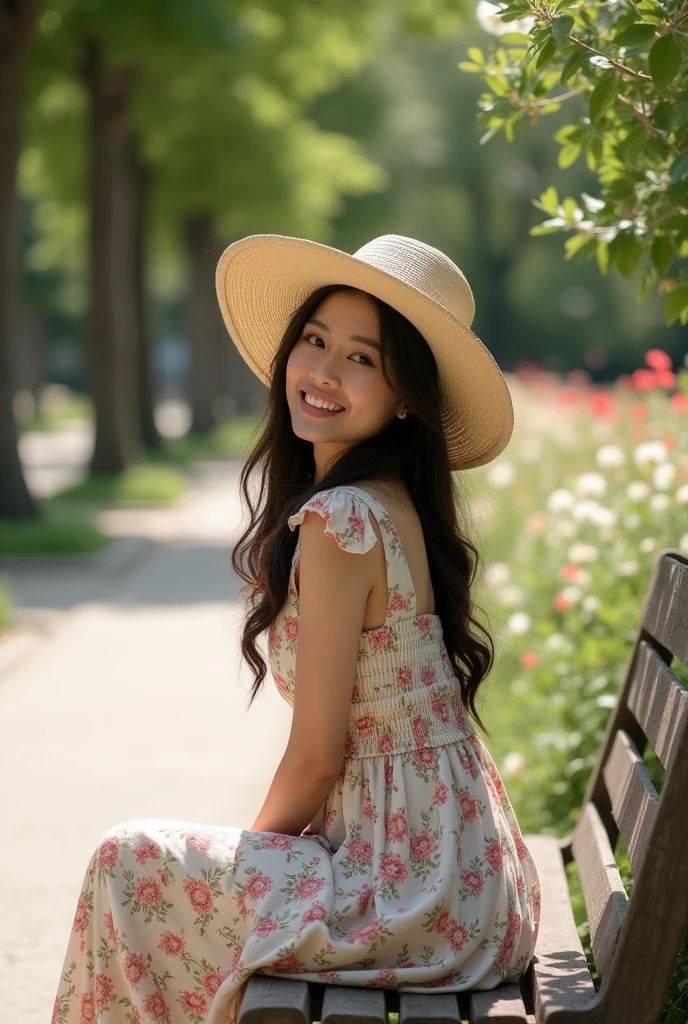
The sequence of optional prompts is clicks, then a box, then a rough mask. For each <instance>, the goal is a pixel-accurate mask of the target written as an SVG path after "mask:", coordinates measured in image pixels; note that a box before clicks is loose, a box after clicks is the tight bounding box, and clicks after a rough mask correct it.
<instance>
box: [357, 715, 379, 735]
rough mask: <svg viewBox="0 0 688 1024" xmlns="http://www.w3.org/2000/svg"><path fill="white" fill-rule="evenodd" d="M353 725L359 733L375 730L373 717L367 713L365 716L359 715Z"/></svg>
mask: <svg viewBox="0 0 688 1024" xmlns="http://www.w3.org/2000/svg"><path fill="white" fill-rule="evenodd" d="M354 724H355V726H356V728H357V729H358V731H359V732H370V730H371V729H374V728H375V716H374V715H373V714H372V713H371V712H370V711H367V712H366V713H365V715H359V717H358V718H357V719H356V720H355V723H354Z"/></svg>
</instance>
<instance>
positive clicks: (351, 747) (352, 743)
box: [342, 733, 358, 771]
mask: <svg viewBox="0 0 688 1024" xmlns="http://www.w3.org/2000/svg"><path fill="white" fill-rule="evenodd" d="M357 749H358V746H357V743H356V740H355V739H354V738H353V736H352V735H351V733H347V734H346V739H345V741H344V757H345V758H351V757H353V756H354V754H355V753H356V751H357ZM342 771H343V769H342Z"/></svg>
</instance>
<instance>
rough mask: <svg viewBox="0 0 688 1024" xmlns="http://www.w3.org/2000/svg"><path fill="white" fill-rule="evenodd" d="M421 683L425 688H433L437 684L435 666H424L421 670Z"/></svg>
mask: <svg viewBox="0 0 688 1024" xmlns="http://www.w3.org/2000/svg"><path fill="white" fill-rule="evenodd" d="M420 678H421V681H422V682H423V683H424V684H425V686H433V685H434V684H435V683H436V682H437V673H436V672H435V666H434V665H423V667H422V669H421V670H420Z"/></svg>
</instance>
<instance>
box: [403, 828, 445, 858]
mask: <svg viewBox="0 0 688 1024" xmlns="http://www.w3.org/2000/svg"><path fill="white" fill-rule="evenodd" d="M409 845H410V850H411V860H427V859H428V858H429V857H432V855H433V853H435V851H436V850H437V847H438V845H439V844H438V842H437V840H436V839H435V838H434V837H433V836H431V835H430V833H429V832H421V833H420V835H417V836H411V841H410V844H409Z"/></svg>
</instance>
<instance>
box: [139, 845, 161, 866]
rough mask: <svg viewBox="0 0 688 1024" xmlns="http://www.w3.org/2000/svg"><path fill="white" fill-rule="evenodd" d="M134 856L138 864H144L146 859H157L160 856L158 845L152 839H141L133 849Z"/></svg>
mask: <svg viewBox="0 0 688 1024" xmlns="http://www.w3.org/2000/svg"><path fill="white" fill-rule="evenodd" d="M134 856H135V857H136V859H137V861H138V862H139V864H145V863H146V861H147V860H157V859H158V857H159V856H160V847H159V846H158V844H157V843H154V842H153V840H152V839H143V840H141V842H140V843H139V844H138V846H137V847H136V849H135V850H134Z"/></svg>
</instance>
